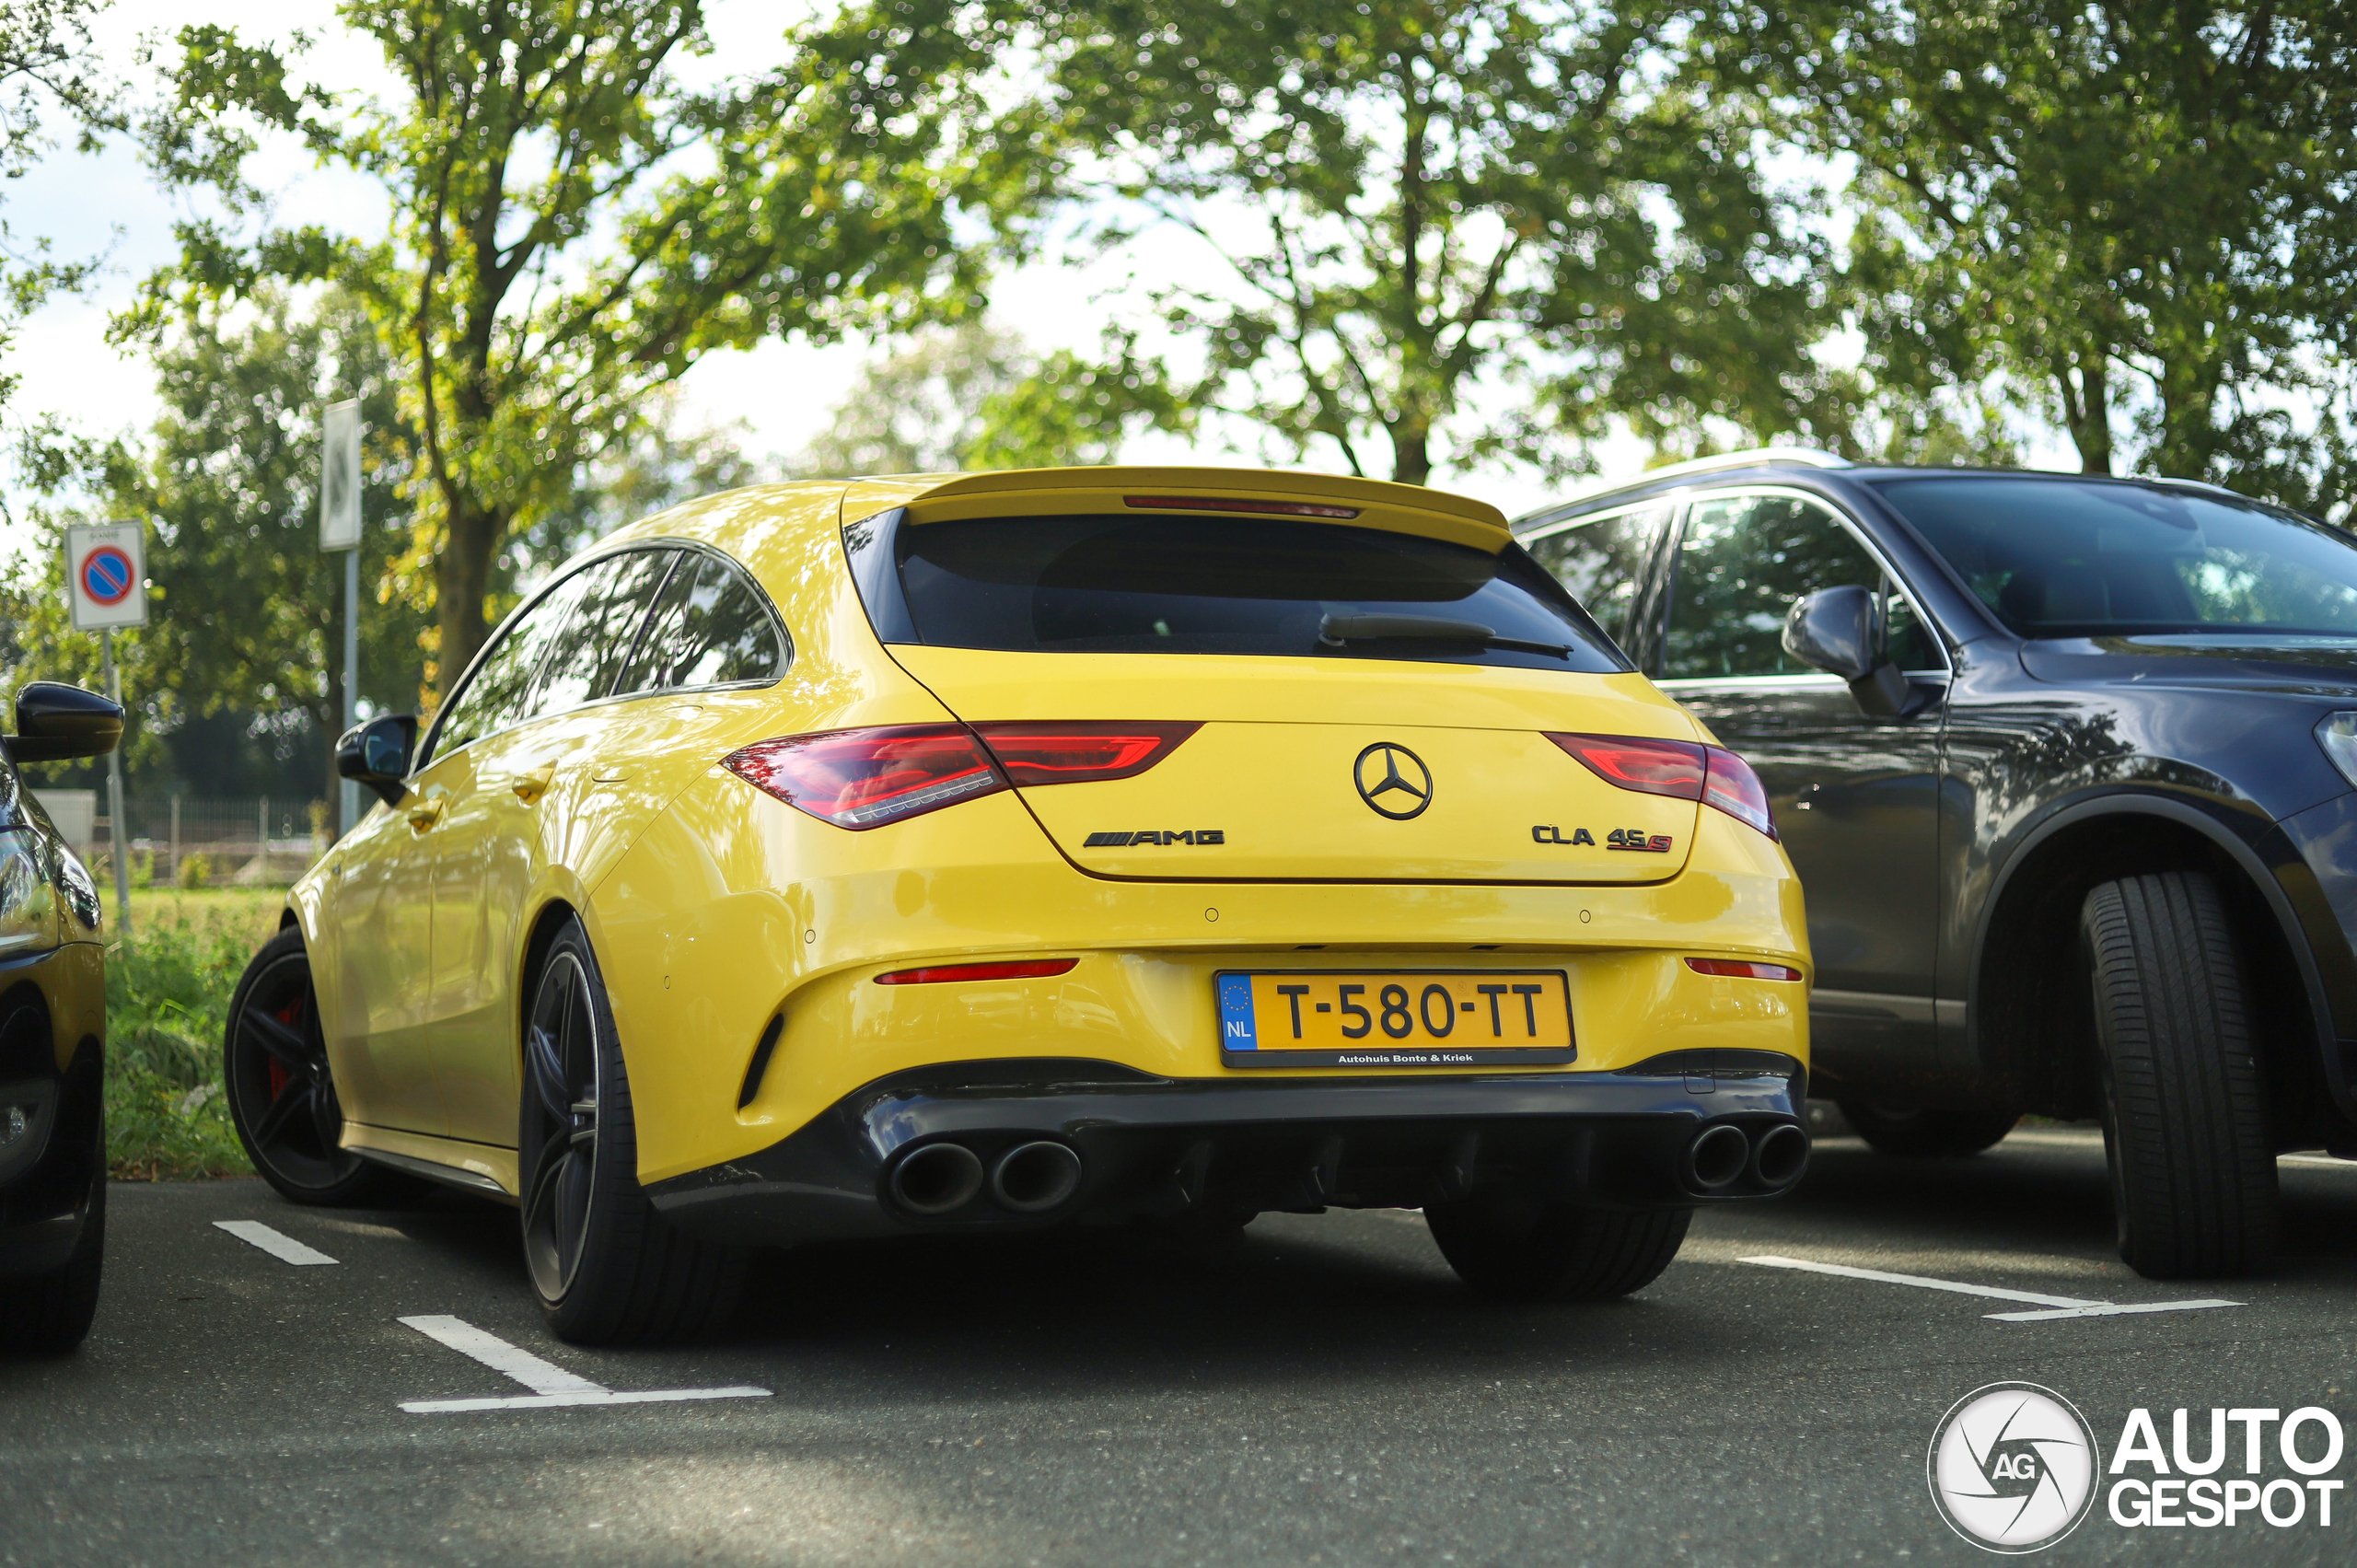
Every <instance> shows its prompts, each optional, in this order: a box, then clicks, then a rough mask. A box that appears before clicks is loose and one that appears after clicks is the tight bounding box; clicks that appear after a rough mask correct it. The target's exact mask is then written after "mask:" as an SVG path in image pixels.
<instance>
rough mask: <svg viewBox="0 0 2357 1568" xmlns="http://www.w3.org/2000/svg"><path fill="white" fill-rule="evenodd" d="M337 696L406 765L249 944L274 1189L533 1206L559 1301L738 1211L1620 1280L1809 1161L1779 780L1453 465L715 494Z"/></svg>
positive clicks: (532, 1248) (236, 1042) (1531, 1286)
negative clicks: (1704, 1207)
mask: <svg viewBox="0 0 2357 1568" xmlns="http://www.w3.org/2000/svg"><path fill="white" fill-rule="evenodd" d="M341 752H342V760H343V769H344V771H345V772H347V773H348V774H350V775H352V776H354V777H356V778H359V779H361V780H363V781H364V782H365V783H366V784H369V785H370V786H371V787H372V788H374V789H376V790H377V793H378V794H380V795H381V796H383V797H384V800H385V803H386V804H385V806H384V807H383V808H382V809H379V810H375V811H372V812H371V814H370V815H369V817H368V819H366V821H365V822H364V823H362V824H361V826H360V827H359V828H358V829H357V830H355V831H354V832H353V833H351V834H349V835H348V836H347V837H345V838H344V839H343V842H340V843H338V844H337V845H336V846H335V848H334V849H333V850H332V851H331V853H330V854H328V856H327V857H326V858H325V859H324V860H322V861H321V862H320V864H319V865H318V867H317V868H316V869H314V870H313V871H312V872H311V874H310V875H309V876H308V877H305V879H304V880H303V881H302V882H301V883H300V884H299V885H298V886H296V889H294V892H293V895H292V897H291V898H290V900H289V902H288V907H287V911H286V914H285V917H284V927H283V929H282V930H281V932H280V934H279V935H278V936H277V937H276V938H275V939H274V940H273V941H272V942H271V943H270V944H269V945H268V946H267V947H264V948H263V949H262V950H261V953H260V954H259V955H258V956H257V957H256V958H255V959H254V963H253V966H252V968H251V970H250V971H249V973H248V975H247V977H246V979H245V981H244V982H243V983H242V985H241V987H240V990H239V993H238V997H237V999H236V1002H235V1004H234V1006H233V1010H232V1015H231V1019H230V1023H229V1028H228V1040H227V1051H228V1083H229V1092H230V1095H231V1103H232V1107H233V1109H234V1111H235V1114H236V1117H237V1121H238V1127H239V1129H240V1130H241V1132H243V1133H244V1135H245V1138H246V1141H247V1144H248V1147H249V1148H250V1151H251V1153H252V1156H253V1158H254V1163H255V1165H256V1166H257V1167H259V1168H260V1169H261V1172H262V1173H263V1174H264V1175H265V1176H266V1177H267V1178H268V1179H270V1180H271V1181H272V1182H273V1184H274V1185H275V1186H276V1187H277V1188H278V1190H279V1191H282V1192H283V1193H284V1194H285V1195H286V1196H288V1197H289V1198H292V1199H294V1200H296V1201H297V1202H358V1201H361V1200H362V1199H363V1198H364V1197H365V1196H366V1194H367V1193H368V1192H369V1191H371V1190H372V1189H374V1190H376V1191H382V1187H383V1183H384V1182H385V1180H386V1179H388V1178H397V1177H400V1176H404V1175H405V1176H409V1177H427V1178H432V1179H439V1180H442V1181H445V1182H450V1183H456V1184H458V1185H459V1186H462V1187H468V1188H472V1189H475V1190H477V1191H481V1192H482V1193H483V1194H485V1195H486V1196H491V1197H496V1198H501V1199H505V1200H507V1201H509V1202H514V1203H515V1204H517V1208H518V1210H519V1212H520V1214H521V1220H522V1232H523V1247H524V1255H525V1260H526V1263H527V1265H528V1271H527V1272H528V1274H529V1277H530V1280H531V1283H532V1286H533V1288H534V1290H535V1291H536V1292H537V1293H538V1295H539V1297H540V1302H541V1304H542V1306H543V1307H544V1308H545V1310H546V1312H547V1314H548V1317H549V1320H550V1322H551V1324H552V1327H553V1329H554V1330H555V1331H556V1332H557V1333H559V1334H561V1335H563V1336H565V1337H567V1338H571V1339H575V1340H580V1341H586V1342H622V1341H630V1340H640V1339H649V1338H656V1337H668V1336H676V1335H679V1334H683V1333H688V1332H691V1331H694V1330H697V1329H698V1328H699V1327H700V1326H701V1325H702V1324H705V1323H708V1322H710V1321H712V1320H713V1319H714V1317H715V1315H717V1314H718V1313H720V1312H722V1311H724V1310H725V1309H726V1307H727V1306H728V1305H729V1303H730V1301H731V1299H732V1297H733V1295H735V1293H736V1290H737V1279H738V1277H739V1272H740V1262H739V1260H740V1259H741V1257H742V1254H743V1249H746V1248H748V1247H752V1246H775V1245H791V1244H795V1243H798V1242H804V1241H812V1240H819V1239H825V1238H831V1237H871V1236H892V1235H914V1234H922V1233H935V1234H966V1235H979V1234H981V1233H986V1232H1015V1231H1022V1230H1028V1229H1033V1228H1037V1227H1043V1226H1051V1225H1074V1224H1078V1225H1102V1224H1109V1223H1123V1222H1129V1221H1137V1220H1158V1221H1160V1222H1162V1223H1165V1224H1168V1225H1175V1226H1179V1227H1181V1228H1192V1227H1200V1228H1205V1229H1217V1228H1220V1227H1233V1226H1237V1225H1243V1224H1245V1223H1247V1222H1248V1220H1249V1219H1250V1218H1251V1217H1252V1215H1254V1214H1257V1213H1260V1212H1262V1211H1270V1210H1282V1211H1287V1212H1292V1213H1311V1214H1314V1213H1317V1212H1319V1211H1320V1210H1322V1209H1324V1208H1326V1207H1329V1206H1337V1205H1339V1206H1344V1207H1405V1208H1422V1210H1423V1212H1424V1214H1425V1216H1426V1218H1427V1220H1428V1222H1429V1224H1430V1225H1431V1228H1432V1233H1433V1236H1434V1239H1435V1240H1436V1241H1437V1242H1438V1244H1439V1246H1440V1249H1441V1250H1442V1252H1443V1253H1444V1254H1445V1255H1446V1257H1447V1259H1448V1260H1449V1262H1450V1263H1451V1264H1452V1265H1454V1266H1455V1268H1456V1269H1457V1272H1458V1273H1459V1274H1461V1275H1462V1276H1463V1277H1464V1278H1465V1279H1466V1280H1467V1281H1468V1282H1469V1283H1471V1284H1473V1285H1474V1286H1476V1287H1478V1288H1480V1289H1482V1290H1484V1291H1490V1292H1495V1293H1500V1294H1505V1295H1522V1296H1532V1295H1537V1296H1548V1297H1553V1298H1557V1299H1563V1298H1577V1297H1594V1296H1601V1295H1617V1294H1620V1293H1624V1292H1627V1291H1631V1290H1633V1289H1635V1288H1637V1287H1638V1286H1640V1285H1642V1284H1643V1283H1646V1282H1647V1281H1649V1280H1651V1279H1652V1278H1653V1277H1654V1276H1655V1274H1657V1273H1658V1272H1660V1271H1661V1270H1662V1268H1663V1267H1664V1266H1665V1265H1666V1263H1667V1262H1668V1261H1669V1260H1670V1259H1671V1257H1672V1256H1674V1255H1675V1253H1676V1252H1677V1250H1678V1245H1679V1242H1680V1240H1681V1239H1682V1237H1683V1236H1684V1234H1685V1230H1686V1225H1687V1220H1688V1216H1689V1214H1690V1213H1691V1212H1692V1210H1693V1208H1694V1207H1695V1206H1696V1205H1697V1204H1701V1203H1710V1202H1724V1201H1728V1200H1734V1199H1740V1198H1747V1197H1758V1196H1762V1195H1766V1194H1770V1193H1774V1192H1777V1191H1782V1190H1783V1189H1785V1188H1787V1187H1789V1186H1791V1185H1792V1183H1793V1182H1794V1180H1796V1179H1798V1178H1799V1176H1800V1173H1801V1168H1802V1166H1803V1165H1804V1163H1805V1160H1806V1158H1807V1155H1808V1139H1807V1136H1806V1133H1805V1132H1804V1130H1803V1123H1802V1120H1801V1110H1802V1096H1803V1094H1804V1092H1805V1063H1806V1057H1807V1037H1806V1031H1807V1024H1806V1006H1805V985H1806V982H1807V970H1808V956H1807V950H1806V938H1805V935H1804V929H1803V923H1802V912H1801V894H1800V889H1799V886H1798V884H1797V883H1796V882H1795V881H1794V877H1793V873H1792V868H1791V866H1790V865H1789V864H1788V863H1787V861H1786V860H1785V858H1784V854H1783V852H1782V849H1781V847H1780V846H1779V845H1778V843H1777V842H1776V838H1775V828H1774V825H1773V824H1772V823H1771V820H1770V819H1769V815H1768V810H1767V807H1766V802H1765V799H1764V797H1763V796H1762V794H1761V792H1760V788H1759V783H1758V781H1757V780H1756V779H1755V778H1754V777H1753V775H1752V773H1751V771H1750V770H1749V769H1748V768H1747V767H1746V766H1745V765H1744V763H1743V762H1742V761H1740V760H1738V759H1737V758H1736V757H1735V756H1733V755H1731V754H1730V753H1728V752H1726V751H1724V750H1723V749H1720V748H1718V747H1717V746H1715V745H1713V743H1712V740H1711V738H1710V736H1708V735H1707V734H1705V733H1703V732H1702V731H1701V729H1699V728H1698V727H1697V726H1696V725H1695V723H1694V721H1693V720H1692V719H1691V718H1689V717H1688V716H1687V715H1686V714H1685V713H1684V712H1683V711H1681V710H1680V709H1678V707H1676V706H1675V705H1673V704H1672V703H1669V702H1668V701H1666V699H1665V698H1663V697H1662V696H1661V695H1660V694H1659V693H1657V692H1656V691H1655V690H1654V689H1653V688H1652V687H1651V686H1650V685H1649V684H1648V683H1647V682H1646V680H1645V679H1644V678H1643V676H1641V675H1638V674H1636V673H1635V672H1633V671H1632V670H1631V668H1630V666H1629V664H1628V662H1627V661H1626V660H1625V659H1624V658H1622V656H1620V652H1619V651H1618V650H1617V649H1615V648H1614V646H1613V645H1612V644H1611V642H1610V641H1609V640H1608V638H1607V637H1606V636H1605V635H1604V634H1603V633H1601V632H1599V631H1598V630H1597V628H1596V623H1595V622H1594V621H1591V620H1590V619H1589V617H1588V616H1587V614H1586V613H1585V611H1584V610H1582V609H1581V608H1580V606H1579V605H1578V604H1576V603H1575V602H1573V600H1572V599H1571V598H1569V597H1568V596H1567V595H1566V594H1565V593H1564V592H1563V591H1562V588H1561V587H1558V585H1557V584H1556V583H1555V582H1554V580H1553V579H1551V578H1550V577H1549V576H1548V575H1547V574H1546V573H1545V572H1544V571H1542V570H1541V569H1539V567H1538V565H1536V564H1535V563H1533V562H1532V561H1531V560H1530V558H1529V557H1528V556H1527V555H1525V554H1524V552H1522V550H1521V549H1520V548H1519V547H1518V546H1516V545H1515V543H1514V542H1513V541H1512V540H1511V538H1510V537H1509V535H1508V533H1507V530H1506V526H1505V520H1504V517H1501V516H1500V515H1499V514H1498V513H1497V512H1496V511H1494V510H1493V509H1492V508H1491V507H1489V506H1486V505H1480V504H1479V503H1475V502H1472V501H1468V500H1464V499H1461V498H1458V497H1455V496H1450V495H1446V494H1439V493H1437V492H1434V491H1428V490H1419V489H1412V488H1409V487H1405V486H1399V485H1392V484H1383V483H1376V482H1364V481H1356V480H1341V479H1324V478H1317V477H1313V476H1306V475H1293V474H1277V473H1263V472H1254V471H1248V470H1212V469H1118V468H1112V469H1072V470H1043V471H1033V472H1010V473H990V474H973V475H966V476H958V477H941V476H932V477H919V478H910V479H884V480H867V481H860V482H853V483H850V484H848V485H846V484H844V483H842V482H833V483H796V484H784V485H773V486H767V487H762V488H758V489H750V490H740V491H736V492H732V493H730V494H725V495H718V496H714V497H711V498H709V499H706V500H702V501H698V502H694V503H691V504H690V505H683V506H680V507H678V508H675V509H673V510H671V511H668V512H666V513H664V514H662V515H661V516H659V517H652V518H649V519H648V520H646V521H645V522H643V523H640V524H638V525H636V526H634V527H632V528H625V529H623V530H622V531H621V532H620V533H618V534H616V535H614V536H613V537H611V538H609V539H607V540H604V541H603V542H601V543H599V544H598V546H596V547H595V548H594V549H592V550H590V551H588V552H585V553H584V554H583V555H582V556H581V557H580V558H578V559H577V560H575V561H574V562H573V563H570V564H569V565H568V566H567V567H566V568H565V569H564V570H563V572H561V573H559V574H558V575H556V577H555V578H554V580H553V581H552V582H550V583H549V584H548V585H547V586H546V587H542V588H541V589H540V591H539V592H538V593H536V594H535V595H533V596H532V597H531V598H528V600H527V601H526V602H525V603H524V604H523V605H522V606H521V607H519V608H518V609H517V611H516V612H515V613H514V614H513V615H512V616H510V617H509V618H508V619H507V621H505V624H503V625H502V626H501V628H500V629H499V631H498V633H496V634H495V635H494V636H493V638H492V639H491V641H490V642H489V644H488V645H485V647H484V648H483V650H482V653H481V655H480V656H478V657H477V658H476V659H475V660H474V662H473V664H472V665H471V667H470V668H468V669H467V671H466V672H465V674H464V675H463V677H462V678H460V679H459V680H458V681H457V682H456V683H455V684H454V685H453V687H452V689H451V690H450V691H449V694H448V697H447V701H445V702H444V703H443V704H442V706H441V708H440V710H439V712H438V714H436V715H435V717H434V719H433V721H432V722H431V723H430V724H428V725H425V726H424V728H423V732H422V734H421V731H420V726H419V724H418V722H417V721H415V720H413V719H410V718H407V717H401V718H384V719H378V720H376V721H374V722H372V723H370V724H368V725H366V726H362V727H361V728H359V729H356V730H354V732H353V733H352V734H350V735H348V736H346V737H345V738H343V742H342V744H341Z"/></svg>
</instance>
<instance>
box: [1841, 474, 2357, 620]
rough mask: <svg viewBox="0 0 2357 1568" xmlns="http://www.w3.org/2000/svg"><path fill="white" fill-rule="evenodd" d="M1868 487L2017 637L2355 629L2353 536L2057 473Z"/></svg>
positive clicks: (2207, 497)
mask: <svg viewBox="0 0 2357 1568" xmlns="http://www.w3.org/2000/svg"><path fill="white" fill-rule="evenodd" d="M1875 488H1877V489H1878V490H1880V491H1881V492H1882V494H1883V498H1884V499H1885V500H1887V501H1888V502H1889V503H1890V504H1891V505H1893V506H1895V507H1897V508H1898V513H1899V515H1900V516H1901V517H1905V518H1906V519H1907V520H1908V521H1909V522H1910V523H1912V524H1913V525H1915V528H1916V531H1917V532H1919V533H1921V534H1922V536H1923V538H1924V540H1925V541H1926V542H1928V543H1929V544H1930V545H1931V546H1932V548H1933V549H1934V550H1936V551H1938V552H1940V554H1941V555H1943V556H1945V558H1946V560H1947V563H1948V564H1949V565H1950V566H1952V567H1954V568H1955V569H1956V575H1958V576H1960V577H1962V578H1963V579H1964V580H1965V582H1966V583H1967V584H1968V586H1969V587H1971V589H1972V591H1973V592H1974V593H1975V594H1977V595H1978V596H1980V601H1981V602H1982V603H1983V604H1985V605H1987V606H1988V607H1989V608H1990V609H1991V610H1993V611H1995V612H1996V615H1997V618H1998V619H1999V620H2001V621H2003V622H2004V623H2005V624H2006V625H2007V626H2009V627H2011V628H2012V629H2013V630H2014V632H2016V633H2019V634H2021V635H2023V636H2026V637H2103V636H2126V635H2131V634H2138V633H2142V634H2153V633H2251V632H2264V633H2286V634H2293V633H2313V634H2321V635H2326V636H2335V637H2346V636H2349V635H2351V634H2352V633H2357V540H2351V538H2350V537H2349V536H2348V535H2347V534H2344V533H2342V532H2340V530H2338V529H2335V528H2326V527H2324V526H2323V525H2321V524H2318V523H2312V522H2310V521H2308V520H2307V519H2306V518H2305V517H2295V516H2293V515H2292V514H2291V513H2288V512H2279V511H2276V510H2274V509H2273V508H2271V507H2266V506H2260V505H2255V504H2253V503H2250V502H2247V501H2242V500H2239V499H2236V498H2235V497H2232V496H2227V495H2212V494H2203V493H2201V492H2199V491H2185V490H2165V489H2162V488H2159V487H2157V486H2154V485H2145V484H2132V483H2119V482H2105V481H2102V480H2083V479H2067V478H2061V477H2058V478H2053V479H2042V478H2030V477H2023V478H2014V477H2013V476H2010V475H2008V476H2005V477H2003V478H1997V477H1989V478H1982V477H1978V476H1958V477H1956V478H1945V477H1943V478H1934V479H1904V480H1891V481H1886V482H1883V483H1881V484H1879V485H1877V486H1876V487H1875Z"/></svg>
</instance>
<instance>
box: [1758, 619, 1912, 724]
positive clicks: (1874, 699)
mask: <svg viewBox="0 0 2357 1568" xmlns="http://www.w3.org/2000/svg"><path fill="white" fill-rule="evenodd" d="M1881 631H1882V627H1881V624H1880V618H1879V616H1878V615H1877V613H1876V610H1875V596H1874V595H1873V594H1871V593H1869V592H1867V591H1866V590H1865V589H1864V588H1861V587H1841V588H1819V589H1817V592H1815V593H1813V594H1811V595H1809V596H1808V597H1807V598H1804V599H1797V600H1795V601H1794V604H1793V608H1792V611H1791V613H1790V614H1788V615H1786V616H1785V617H1784V651H1785V652H1786V653H1788V654H1790V655H1792V656H1794V658H1796V659H1798V660H1800V661H1801V662H1802V663H1803V664H1805V665H1808V666H1810V667H1812V668H1817V669H1821V670H1824V671H1826V672H1827V673H1829V674H1831V675H1838V676H1840V678H1841V679H1844V680H1846V681H1848V682H1849V683H1850V695H1852V697H1855V698H1856V699H1857V700H1858V706H1859V708H1860V709H1861V710H1862V711H1863V712H1865V713H1869V714H1874V715H1875V717H1877V718H1898V717H1901V716H1903V715H1904V714H1907V713H1909V712H1910V711H1911V710H1912V709H1913V707H1914V706H1915V703H1914V692H1913V691H1912V690H1911V689H1910V687H1909V686H1908V683H1907V677H1906V676H1904V675H1902V674H1900V673H1899V669H1898V666H1897V665H1895V664H1893V663H1891V662H1890V659H1889V657H1888V656H1887V655H1886V654H1885V653H1884V651H1883V646H1882V636H1881Z"/></svg>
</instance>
